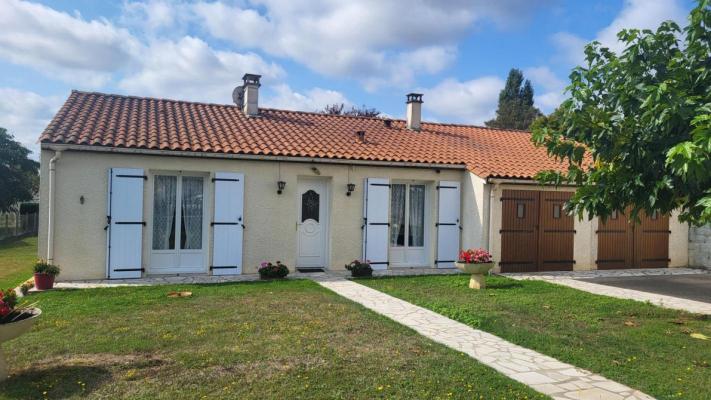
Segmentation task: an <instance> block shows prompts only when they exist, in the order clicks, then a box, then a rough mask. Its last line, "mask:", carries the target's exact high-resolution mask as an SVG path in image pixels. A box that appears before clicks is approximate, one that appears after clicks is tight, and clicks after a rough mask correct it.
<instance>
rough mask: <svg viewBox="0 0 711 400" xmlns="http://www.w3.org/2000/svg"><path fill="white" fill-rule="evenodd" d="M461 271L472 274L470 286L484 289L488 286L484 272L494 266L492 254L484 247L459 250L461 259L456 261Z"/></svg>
mask: <svg viewBox="0 0 711 400" xmlns="http://www.w3.org/2000/svg"><path fill="white" fill-rule="evenodd" d="M454 265H456V266H457V268H459V270H460V271H462V272H466V273H468V274H471V278H470V279H469V287H470V288H471V289H483V288H485V287H486V282H485V281H484V274H486V273H487V272H489V271H490V270H491V269H492V268H494V262H493V261H492V260H491V254H489V252H488V251H486V250H484V249H468V250H462V251H460V252H459V260H458V261H457V262H455V263H454Z"/></svg>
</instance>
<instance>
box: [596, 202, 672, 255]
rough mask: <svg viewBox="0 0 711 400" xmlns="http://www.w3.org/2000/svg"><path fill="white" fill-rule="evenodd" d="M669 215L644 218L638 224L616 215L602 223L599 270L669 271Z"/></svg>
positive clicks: (621, 215)
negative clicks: (652, 269) (635, 269)
mask: <svg viewBox="0 0 711 400" xmlns="http://www.w3.org/2000/svg"><path fill="white" fill-rule="evenodd" d="M670 233H671V231H670V229H669V216H668V215H659V214H657V213H653V214H652V215H646V214H642V215H640V221H639V222H638V223H636V224H634V223H629V222H628V220H627V217H626V216H625V214H624V213H621V212H615V213H613V214H612V215H611V216H610V218H608V219H607V221H605V222H602V220H600V225H599V229H598V230H597V239H598V241H597V243H598V244H597V261H596V263H597V268H598V269H623V268H666V267H668V266H669V261H670V260H669V234H670Z"/></svg>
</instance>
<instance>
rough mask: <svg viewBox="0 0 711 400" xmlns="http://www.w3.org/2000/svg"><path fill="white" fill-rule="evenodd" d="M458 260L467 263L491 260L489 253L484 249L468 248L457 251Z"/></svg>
mask: <svg viewBox="0 0 711 400" xmlns="http://www.w3.org/2000/svg"><path fill="white" fill-rule="evenodd" d="M459 261H460V262H463V263H467V264H479V263H488V262H491V254H489V252H488V251H486V250H484V249H476V250H474V249H468V250H461V251H460V252H459Z"/></svg>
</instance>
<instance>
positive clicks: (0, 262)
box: [0, 236, 37, 289]
mask: <svg viewBox="0 0 711 400" xmlns="http://www.w3.org/2000/svg"><path fill="white" fill-rule="evenodd" d="M36 259H37V236H28V237H23V238H12V239H6V240H3V241H0V289H7V288H10V287H16V286H18V285H19V284H21V283H22V282H24V281H25V280H27V279H29V278H30V277H32V265H33V264H34V262H35V260H36Z"/></svg>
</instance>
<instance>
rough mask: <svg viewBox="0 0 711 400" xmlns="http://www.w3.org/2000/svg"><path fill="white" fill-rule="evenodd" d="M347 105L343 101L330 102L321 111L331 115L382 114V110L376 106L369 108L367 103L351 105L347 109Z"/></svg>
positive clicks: (375, 115)
mask: <svg viewBox="0 0 711 400" xmlns="http://www.w3.org/2000/svg"><path fill="white" fill-rule="evenodd" d="M345 107H346V105H345V104H343V103H340V104H339V103H334V104H328V105H327V106H326V107H324V108H323V110H322V111H321V113H323V114H331V115H350V116H352V117H377V116H379V115H380V111H378V110H377V109H375V108H368V107H366V106H365V105H363V106H361V107H355V106H351V109H350V110H346V109H345Z"/></svg>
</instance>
